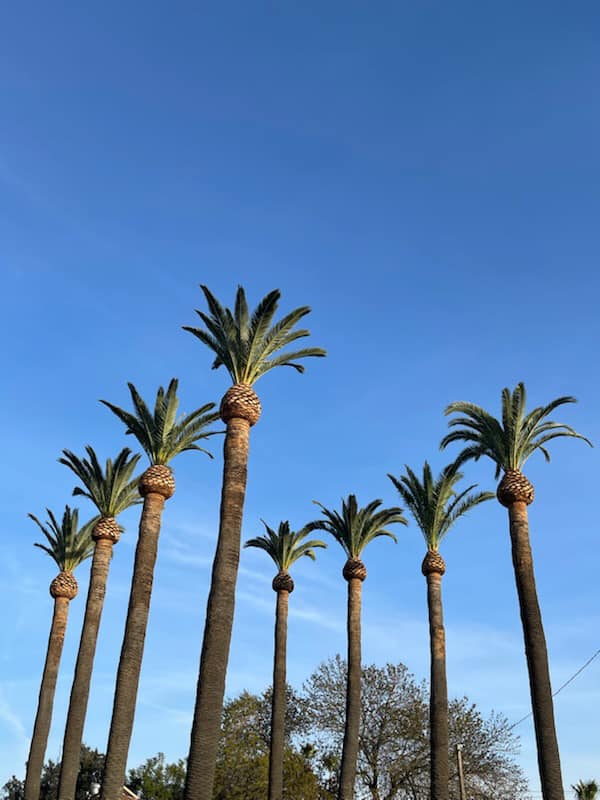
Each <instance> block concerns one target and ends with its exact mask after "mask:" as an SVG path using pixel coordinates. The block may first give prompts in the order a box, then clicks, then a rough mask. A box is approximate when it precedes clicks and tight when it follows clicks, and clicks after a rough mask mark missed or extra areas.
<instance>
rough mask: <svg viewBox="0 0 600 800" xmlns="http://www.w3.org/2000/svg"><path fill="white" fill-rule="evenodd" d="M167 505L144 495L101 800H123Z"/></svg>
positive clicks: (155, 496) (157, 497)
mask: <svg viewBox="0 0 600 800" xmlns="http://www.w3.org/2000/svg"><path fill="white" fill-rule="evenodd" d="M164 505H165V497H164V496H163V495H162V494H158V493H155V492H150V493H148V494H146V496H145V497H144V506H143V509H142V516H141V519H140V528H139V537H138V543H137V548H136V551H135V562H134V566H133V578H132V581H131V593H130V595H129V608H128V610H127V621H126V623H125V635H124V637H123V645H122V647H121V657H120V659H119V668H118V671H117V683H116V689H115V699H114V702H113V712H112V719H111V723H110V733H109V736H108V747H107V752H106V766H105V770H104V782H103V784H102V795H101V797H102V800H121V794H122V788H123V784H124V782H125V770H126V767H127V756H128V754H129V744H130V742H131V734H132V731H133V720H134V717H135V705H136V700H137V692H138V685H139V680H140V671H141V667H142V658H143V655H144V643H145V639H146V628H147V625H148V613H149V610H150V598H151V595H152V582H153V578H154V565H155V563H156V555H157V551H158V537H159V534H160V524H161V516H162V512H163V508H164Z"/></svg>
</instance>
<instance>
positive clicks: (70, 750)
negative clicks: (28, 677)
mask: <svg viewBox="0 0 600 800" xmlns="http://www.w3.org/2000/svg"><path fill="white" fill-rule="evenodd" d="M112 549H113V542H111V541H109V540H108V539H100V540H98V541H97V542H96V545H95V547H94V556H93V559H92V567H91V572H90V585H89V589H88V596H87V602H86V606H85V616H84V618H83V628H82V631H81V640H80V643H79V652H78V653H77V662H76V665H75V677H74V679H73V686H72V688H71V699H70V701H69V711H68V714H67V726H66V728H65V737H64V740H63V756H62V763H61V768H60V779H59V786H58V797H59V798H60V800H74V798H75V789H76V784H77V775H78V773H79V764H80V760H81V742H82V739H83V728H84V724H85V716H86V712H87V705H88V699H89V694H90V683H91V680H92V670H93V667H94V656H95V653H96V641H97V639H98V630H99V628H100V618H101V616H102V608H103V606H104V595H105V593H106V582H107V578H108V570H109V568H110V560H111V556H112Z"/></svg>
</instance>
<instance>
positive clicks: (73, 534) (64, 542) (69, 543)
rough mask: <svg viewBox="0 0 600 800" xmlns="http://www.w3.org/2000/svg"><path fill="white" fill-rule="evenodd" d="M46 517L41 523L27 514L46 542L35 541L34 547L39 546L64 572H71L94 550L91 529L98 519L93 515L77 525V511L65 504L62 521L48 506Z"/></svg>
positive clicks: (33, 516)
mask: <svg viewBox="0 0 600 800" xmlns="http://www.w3.org/2000/svg"><path fill="white" fill-rule="evenodd" d="M46 513H47V514H48V519H47V520H46V523H45V524H43V523H41V522H40V521H39V519H38V518H37V517H36V516H35V515H34V514H28V515H27V516H28V517H29V518H30V519H32V520H33V521H34V522H35V524H36V525H37V526H38V527H39V529H40V530H41V531H42V533H43V534H44V536H45V537H46V540H47V541H48V544H47V545H45V544H40V543H39V542H35V544H34V546H35V547H40V548H41V549H42V550H44V551H45V552H46V553H48V555H49V556H50V558H52V559H53V560H54V561H55V562H56V564H57V565H58V568H59V569H60V570H61V571H64V572H72V571H73V570H74V569H75V568H76V567H78V566H79V565H80V564H81V562H82V561H85V559H86V558H89V557H90V556H91V555H92V553H93V552H94V542H93V540H92V530H93V528H94V525H95V524H96V522H97V521H98V517H94V518H93V519H91V520H90V521H89V522H86V524H85V525H83V526H82V527H81V528H80V527H79V511H78V510H77V509H76V508H74V509H73V510H71V508H70V507H69V506H65V511H64V514H63V518H62V522H61V523H59V522H58V521H57V519H56V517H55V516H54V514H53V513H52V511H50V509H49V508H47V509H46Z"/></svg>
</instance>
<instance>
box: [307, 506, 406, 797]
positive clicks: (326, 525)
mask: <svg viewBox="0 0 600 800" xmlns="http://www.w3.org/2000/svg"><path fill="white" fill-rule="evenodd" d="M315 502H316V501H315ZM381 502H382V501H381V500H373V501H372V502H370V503H369V504H368V505H366V506H365V507H364V508H359V507H358V504H357V502H356V496H355V495H353V494H350V495H348V499H347V500H342V512H341V514H340V513H339V512H338V511H331V510H330V509H328V508H325V506H324V505H322V504H321V503H318V502H316V504H317V505H318V506H319V508H320V509H321V511H322V512H323V516H324V517H325V519H317V520H314V521H313V522H309V523H308V525H306V526H305V527H304V530H305V531H307V532H309V531H314V530H323V531H327V532H328V533H330V534H331V535H332V536H333V538H334V539H335V540H336V542H338V543H339V544H340V545H341V547H342V549H343V550H344V552H345V554H346V556H347V560H346V563H345V564H344V568H343V570H342V575H343V576H344V578H345V579H346V581H348V678H347V685H346V724H345V729H344V743H343V746H342V764H341V769H340V782H339V789H338V800H352V798H353V797H354V782H355V779H356V760H357V758H358V736H359V726H360V679H361V670H362V665H361V621H360V616H361V615H360V608H361V594H362V582H363V581H364V580H365V578H366V577H367V568H366V567H365V565H364V564H363V562H362V560H361V555H362V552H363V550H364V549H365V547H366V546H367V545H368V544H369V542H372V541H373V539H376V538H377V537H378V536H389V537H390V538H391V539H393V540H394V542H396V541H397V539H396V537H395V536H394V534H393V533H391V532H390V531H388V530H387V529H386V526H387V525H393V524H401V525H406V524H407V520H406V518H405V517H404V515H403V513H402V509H400V508H397V507H392V508H381V509H380V508H379V506H380V505H381Z"/></svg>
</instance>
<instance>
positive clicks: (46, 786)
mask: <svg viewBox="0 0 600 800" xmlns="http://www.w3.org/2000/svg"><path fill="white" fill-rule="evenodd" d="M79 763H80V768H79V774H78V777H77V785H76V788H75V800H89V796H90V794H89V793H90V786H91V784H92V783H101V781H102V773H103V770H104V756H103V755H102V753H100V752H99V751H98V750H92V749H91V748H90V747H87V746H86V745H85V744H82V745H81V761H80V762H79ZM59 776H60V762H55V761H52V760H50V761H47V762H46V764H44V769H43V772H42V781H41V784H40V800H57V798H58V779H59ZM1 791H2V794H0V800H23V798H24V796H25V782H24V781H20V780H18V779H17V778H16V777H14V776H13V777H12V778H11V779H10V781H8V783H5V784H4V786H3V787H2V790H1Z"/></svg>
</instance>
